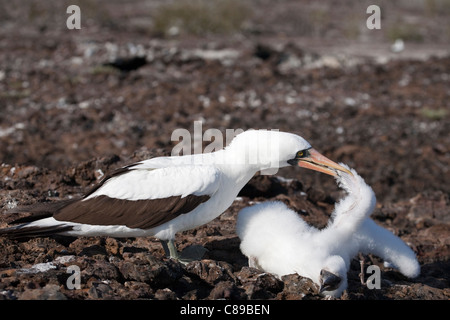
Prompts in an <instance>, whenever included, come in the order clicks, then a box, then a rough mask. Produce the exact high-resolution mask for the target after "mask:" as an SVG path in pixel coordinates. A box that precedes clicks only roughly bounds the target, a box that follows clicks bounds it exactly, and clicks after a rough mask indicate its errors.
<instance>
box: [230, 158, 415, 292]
mask: <svg viewBox="0 0 450 320" xmlns="http://www.w3.org/2000/svg"><path fill="white" fill-rule="evenodd" d="M341 165H342V164H341ZM342 166H344V167H347V166H345V165H342ZM347 168H348V167H347ZM351 172H352V174H349V173H345V172H338V173H337V175H336V180H337V182H338V184H339V185H340V186H341V187H342V188H343V189H345V190H346V191H347V193H348V195H347V196H346V197H345V198H343V199H342V200H341V201H339V202H338V203H337V204H336V206H335V209H334V211H333V214H332V217H331V219H330V221H329V223H328V225H327V227H326V228H324V229H322V230H319V229H317V228H315V227H313V226H310V225H308V224H307V223H306V222H305V221H304V220H303V219H302V218H301V217H300V216H299V215H298V214H297V213H296V212H294V211H293V210H291V209H289V208H288V207H287V206H286V205H285V204H284V203H281V202H265V203H261V204H257V205H255V206H252V207H247V208H244V209H242V210H241V211H240V212H239V215H238V219H237V224H236V232H237V234H238V236H239V238H240V239H241V245H240V248H241V251H242V252H243V254H244V255H246V256H247V257H248V258H249V265H250V266H252V267H256V268H259V269H262V270H264V271H266V272H271V273H274V274H275V275H277V276H278V277H281V276H283V275H287V274H292V273H298V274H299V275H301V276H304V277H308V278H310V279H311V280H313V281H314V282H315V283H316V284H317V285H318V286H320V292H321V293H322V294H323V295H325V296H333V297H339V296H340V295H341V294H342V292H343V291H344V290H345V289H346V288H347V272H348V270H349V267H350V261H351V259H352V258H353V257H354V256H355V255H356V254H357V253H358V252H362V253H365V254H368V253H373V254H375V255H377V256H379V257H380V258H382V259H384V260H386V261H389V262H390V263H391V264H392V265H394V266H395V267H397V268H398V269H399V270H400V272H401V273H403V274H404V275H406V276H408V277H415V276H417V275H418V274H419V273H420V266H419V264H418V262H417V259H416V256H415V254H414V252H413V251H412V250H411V249H410V248H409V247H408V246H407V245H406V244H405V243H404V242H403V241H402V240H401V239H400V238H398V237H397V236H395V235H393V234H392V233H391V232H389V231H388V230H386V229H384V228H382V227H380V226H378V225H377V224H376V223H375V222H373V221H372V220H371V219H370V218H369V216H370V214H371V213H372V211H373V209H374V207H375V203H376V198H375V195H374V193H373V190H372V188H371V187H370V186H368V185H367V184H366V183H365V182H364V180H363V179H362V178H361V177H360V176H359V175H358V174H357V173H356V171H355V170H353V169H352V170H351Z"/></svg>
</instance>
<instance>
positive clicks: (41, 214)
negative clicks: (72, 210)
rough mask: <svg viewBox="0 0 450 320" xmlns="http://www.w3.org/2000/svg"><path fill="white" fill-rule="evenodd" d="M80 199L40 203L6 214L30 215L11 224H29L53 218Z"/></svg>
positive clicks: (18, 208) (11, 210) (15, 209)
mask: <svg viewBox="0 0 450 320" xmlns="http://www.w3.org/2000/svg"><path fill="white" fill-rule="evenodd" d="M78 200H79V199H69V200H60V201H56V202H38V203H35V204H32V205H30V206H26V207H17V208H14V209H10V210H8V211H6V214H17V213H28V214H29V215H27V216H24V217H21V218H18V219H16V220H14V221H12V222H10V224H17V223H27V222H32V221H36V220H40V219H45V218H49V217H51V216H53V214H54V213H55V212H58V211H59V210H61V209H62V208H64V207H65V206H67V205H69V204H71V203H74V202H76V201H78Z"/></svg>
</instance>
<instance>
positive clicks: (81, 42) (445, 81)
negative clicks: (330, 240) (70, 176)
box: [0, 0, 450, 202]
mask: <svg viewBox="0 0 450 320" xmlns="http://www.w3.org/2000/svg"><path fill="white" fill-rule="evenodd" d="M372 4H376V5H378V6H379V7H380V9H381V29H379V30H370V29H368V28H367V25H366V21H367V19H368V18H369V16H370V14H367V13H366V10H367V7H368V6H369V5H372ZM69 5H78V6H79V7H80V9H81V29H80V30H76V29H74V30H69V29H68V28H67V26H66V21H67V19H68V18H69V16H70V14H68V13H66V9H67V7H68V6H69ZM449 54H450V1H449V0H422V1H421V0H414V1H406V0H405V1H356V0H355V1H345V2H342V1H294V0H285V1H273V0H248V1H239V0H210V1H208V0H194V1H163V0H156V1H144V0H135V1H117V0H110V1H106V0H104V1H94V0H80V1H76V0H72V1H57V0H54V1H49V0H48V1H37V0H36V1H35V0H16V1H6V0H0V163H3V166H5V165H11V166H14V165H28V166H36V167H39V168H48V169H51V170H64V169H66V168H68V167H70V166H75V165H76V164H77V163H79V162H83V161H89V160H91V159H94V158H102V157H105V156H111V155H113V154H114V155H117V156H119V157H120V158H127V157H129V156H130V155H132V154H134V153H136V152H147V151H148V152H150V151H152V150H157V151H158V152H162V153H167V154H170V151H171V150H172V148H173V147H174V146H175V145H176V144H177V143H178V141H171V134H172V132H173V130H175V129H176V128H185V129H188V130H189V131H190V132H192V134H193V126H194V121H202V128H203V130H207V129H209V128H217V129H219V130H221V131H222V132H223V134H224V136H225V130H226V129H238V128H242V129H249V128H255V129H279V130H282V131H288V132H293V133H296V134H300V135H302V136H303V137H304V138H306V139H307V140H308V141H310V142H311V144H312V145H313V146H314V147H315V148H316V149H317V150H319V151H320V152H321V153H323V154H325V155H326V156H328V157H330V158H331V159H333V160H335V161H341V162H345V163H347V164H349V165H350V166H351V167H354V168H355V169H356V170H357V171H358V172H359V173H360V174H361V175H362V176H363V177H364V178H366V180H367V181H368V182H369V184H371V185H372V186H373V187H374V189H375V192H376V193H377V196H378V198H379V200H382V201H384V200H385V201H389V200H392V199H410V198H412V197H414V196H416V195H417V194H421V193H425V194H426V193H430V192H441V193H443V194H444V195H445V199H447V200H446V201H447V202H448V194H449V192H450V187H449V183H448V181H449V179H450V174H449V169H448V168H449V165H450V153H449V148H450V135H449V132H450V121H449V113H450V55H449ZM208 143H209V142H208V141H205V144H206V145H207V144H208ZM8 170H9V169H8ZM279 175H281V176H284V177H295V178H298V179H300V180H301V181H302V183H304V184H305V185H314V184H316V185H319V184H322V183H329V184H330V185H332V184H333V183H334V182H333V181H332V179H329V177H324V176H323V175H320V174H316V173H314V172H309V171H308V172H306V170H298V169H293V168H286V169H283V170H282V171H280V173H279ZM331 188H336V187H335V186H332V187H331Z"/></svg>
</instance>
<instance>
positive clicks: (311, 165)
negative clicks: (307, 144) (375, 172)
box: [288, 148, 353, 176]
mask: <svg viewBox="0 0 450 320" xmlns="http://www.w3.org/2000/svg"><path fill="white" fill-rule="evenodd" d="M288 163H289V164H291V165H298V166H299V167H302V168H307V169H311V170H315V171H319V172H323V173H326V174H329V175H332V176H336V175H337V171H342V172H345V173H347V174H350V175H353V174H352V173H351V172H350V171H349V170H347V169H346V168H344V167H343V166H340V165H338V164H337V163H335V162H333V161H331V160H330V159H328V158H327V157H325V156H323V155H322V154H320V153H319V152H317V151H316V150H315V149H312V148H311V149H308V150H307V155H306V156H304V157H301V158H295V159H292V160H289V161H288Z"/></svg>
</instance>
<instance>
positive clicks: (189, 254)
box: [178, 245, 208, 264]
mask: <svg viewBox="0 0 450 320" xmlns="http://www.w3.org/2000/svg"><path fill="white" fill-rule="evenodd" d="M207 251H208V249H206V248H205V247H203V246H201V245H192V246H188V247H186V248H184V249H183V251H181V253H180V256H179V259H178V260H179V261H180V262H181V263H185V264H187V263H189V262H191V261H197V260H201V259H202V258H203V256H204V255H205V253H206V252H207Z"/></svg>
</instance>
